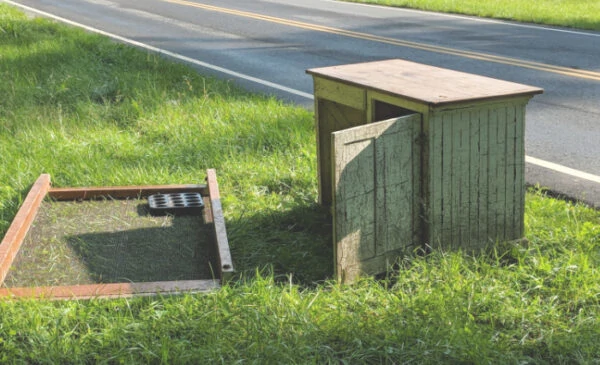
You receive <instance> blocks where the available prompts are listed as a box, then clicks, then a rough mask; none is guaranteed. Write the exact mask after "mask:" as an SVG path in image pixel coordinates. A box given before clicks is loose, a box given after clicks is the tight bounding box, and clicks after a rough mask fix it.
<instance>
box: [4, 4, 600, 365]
mask: <svg viewBox="0 0 600 365" xmlns="http://www.w3.org/2000/svg"><path fill="white" fill-rule="evenodd" d="M0 80H2V82H0V95H1V97H0V166H2V169H0V235H3V234H4V233H5V232H6V229H7V228H8V225H9V224H10V221H11V220H12V218H13V217H14V215H15V213H16V211H17V209H18V207H19V205H20V203H21V201H22V199H23V198H24V196H25V195H26V193H27V191H28V189H29V187H30V186H31V184H32V183H33V181H34V180H35V179H36V178H37V177H38V176H39V174H40V173H43V172H46V173H50V174H51V175H52V178H53V181H54V185H55V186H59V187H60V186H85V185H129V184H162V183H189V182H201V181H202V180H203V178H204V170H205V169H206V168H216V169H217V174H218V177H219V184H220V190H221V193H222V195H223V206H224V211H225V217H226V221H227V227H228V233H229V239H230V244H231V249H232V254H233V257H234V260H235V262H234V264H235V265H236V268H237V269H238V277H237V278H236V279H237V280H236V281H234V282H233V283H232V284H231V286H227V287H224V288H223V289H221V290H219V291H216V292H214V293H211V294H208V295H181V296H170V297H146V298H135V299H119V300H91V301H62V302H48V301H32V300H27V301H13V300H0V363H35V364H43V363H48V364H56V363H107V364H113V363H114V364H117V363H174V364H180V363H191V364H202V363H225V364H230V363H256V364H265V363H285V364H288V363H289V364H292V363H302V364H304V363H336V364H340V363H348V364H361V363H431V364H438V363H464V364H471V363H506V364H516V363H536V364H546V363H547V364H561V363H563V364H566V363H569V364H573V363H582V364H584V363H598V362H599V361H600V343H599V342H598V338H600V271H599V270H598V265H599V264H600V213H599V212H598V211H595V210H593V209H590V208H588V207H585V206H584V205H581V204H574V203H569V202H565V201H562V200H556V199H551V198H548V197H545V196H544V194H543V193H540V192H531V193H529V194H528V195H527V201H526V235H527V238H528V239H529V244H528V245H526V246H518V245H515V246H509V245H501V246H500V247H499V248H498V250H497V251H496V252H490V253H487V254H481V255H475V256H472V255H467V254H464V253H461V252H434V253H432V254H429V255H426V256H424V255H418V254H415V255H414V257H411V258H407V259H406V260H404V261H403V262H401V263H400V266H401V269H400V270H399V271H398V272H396V273H395V274H392V275H390V277H389V278H387V279H385V280H380V281H375V280H372V279H364V280H362V281H360V282H359V283H357V284H356V285H352V286H341V285H338V284H336V283H335V282H333V281H331V280H330V277H331V272H332V252H331V243H330V239H331V236H330V231H331V226H330V225H329V224H328V218H327V214H326V212H325V211H323V210H322V209H321V208H319V207H318V206H317V204H316V203H315V201H316V189H317V188H316V157H315V141H314V129H313V116H312V113H310V112H309V111H307V110H305V109H302V108H298V107H293V106H289V105H285V104H283V103H282V102H279V101H277V100H275V99H271V98H265V97H262V96H257V95H251V94H248V93H245V92H243V91H241V90H238V89H236V88H234V87H232V86H231V85H230V84H228V83H227V82H225V81H219V80H214V79H210V78H206V77H203V76H202V75H199V74H197V73H196V72H195V71H194V70H192V69H190V68H188V67H185V66H182V65H178V64H174V63H170V62H167V61H165V60H163V59H161V58H160V57H157V56H155V55H151V54H147V53H145V52H141V51H138V50H134V49H131V48H129V47H126V46H123V45H118V44H115V43H113V42H111V41H109V40H106V39H104V38H101V37H99V36H96V35H89V34H86V33H84V32H83V31H80V30H74V29H71V28H67V27H65V26H61V25H56V24H54V23H52V22H50V21H47V20H43V19H33V20H32V19H28V18H27V17H26V16H25V15H23V14H22V13H20V12H17V11H15V10H14V9H13V8H11V7H9V6H7V5H5V4H0Z"/></svg>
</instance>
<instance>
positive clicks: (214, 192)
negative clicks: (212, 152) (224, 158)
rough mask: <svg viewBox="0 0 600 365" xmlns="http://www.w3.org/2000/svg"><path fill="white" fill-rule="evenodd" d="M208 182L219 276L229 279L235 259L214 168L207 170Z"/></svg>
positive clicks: (222, 278)
mask: <svg viewBox="0 0 600 365" xmlns="http://www.w3.org/2000/svg"><path fill="white" fill-rule="evenodd" d="M206 182H207V184H208V191H209V197H210V206H211V215H212V219H213V227H214V236H215V244H216V249H217V253H218V255H217V257H218V260H219V267H218V271H219V277H220V278H221V280H225V281H227V280H229V279H230V278H231V276H232V275H233V272H234V269H233V260H232V259H231V251H230V250H229V240H228V238H227V230H226V228H225V217H224V216H223V207H222V206H221V195H220V193H219V185H218V183H217V174H216V171H215V170H214V169H208V170H207V171H206Z"/></svg>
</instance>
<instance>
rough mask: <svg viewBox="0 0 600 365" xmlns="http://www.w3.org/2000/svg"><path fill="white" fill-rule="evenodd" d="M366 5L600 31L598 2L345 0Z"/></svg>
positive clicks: (538, 0) (557, 0) (564, 0)
mask: <svg viewBox="0 0 600 365" xmlns="http://www.w3.org/2000/svg"><path fill="white" fill-rule="evenodd" d="M345 1H351V2H357V3H365V4H379V5H386V6H397V7H406V8H412V9H421V10H429V11H437V12H443V13H456V14H467V15H476V16H481V17H487V18H496V19H507V20H516V21H520V22H527V23H538V24H547V25H559V26H564V27H573V28H581V29H592V30H600V1H598V0H535V1H522V0H460V1H459V0H345Z"/></svg>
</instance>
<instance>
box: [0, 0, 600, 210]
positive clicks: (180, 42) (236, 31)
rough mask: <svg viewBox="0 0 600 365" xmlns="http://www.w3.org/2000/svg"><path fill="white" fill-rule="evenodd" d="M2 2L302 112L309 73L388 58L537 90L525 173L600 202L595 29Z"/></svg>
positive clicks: (169, 0) (185, 4)
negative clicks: (264, 95)
mask: <svg viewBox="0 0 600 365" xmlns="http://www.w3.org/2000/svg"><path fill="white" fill-rule="evenodd" d="M5 2H7V3H10V4H17V3H18V4H22V5H24V6H27V7H30V10H31V9H37V10H38V11H42V12H44V13H43V14H41V15H46V16H54V17H60V18H61V19H60V20H63V21H64V20H69V21H71V22H75V23H77V24H79V25H83V26H86V27H89V29H90V30H94V31H96V30H100V31H102V32H106V34H107V35H110V36H113V37H122V38H120V40H121V41H125V42H128V43H135V44H137V45H138V46H141V47H145V48H150V49H152V50H155V51H158V50H160V51H161V52H163V53H166V54H168V55H170V56H174V57H175V58H178V59H180V60H184V61H188V62H192V63H193V64H194V65H195V66H196V67H199V68H201V69H202V70H203V72H208V73H212V74H215V75H217V76H219V77H226V78H229V79H232V80H234V82H237V83H240V84H241V85H243V86H244V87H247V88H249V89H251V90H254V91H259V92H264V93H269V94H275V95H277V96H278V97H280V98H283V99H285V100H288V101H290V102H294V103H298V104H301V105H304V106H306V107H309V108H311V107H312V100H311V99H310V96H311V94H312V79H311V77H310V76H308V75H306V74H305V72H304V71H305V70H306V69H309V68H315V67H321V66H330V65H339V64H348V63H357V62H365V61H374V60H382V59H390V58H403V59H406V60H411V61H415V62H421V63H424V64H429V65H433V66H439V67H445V68H449V69H454V70H459V71H465V72H471V73H475V74H479V75H484V76H490V77H495V78H499V79H504V80H508V81H514V82H519V83H524V84H529V85H532V86H537V87H542V88H544V90H545V92H544V94H543V95H538V96H536V97H534V98H533V99H532V101H531V102H530V103H529V105H528V108H527V126H526V154H527V165H526V166H527V167H526V180H527V182H528V183H529V184H540V185H542V186H545V187H548V188H550V189H552V190H553V191H555V192H557V193H562V194H566V195H568V196H570V197H573V198H577V199H581V200H583V201H585V202H587V203H589V204H591V205H594V206H596V207H600V158H599V157H600V33H598V32H589V31H575V30H569V29H564V28H549V27H538V26H532V25H526V24H516V23H510V22H499V21H490V20H486V19H479V18H469V17H461V16H453V15H445V14H436V13H428V12H420V11H411V10H403V9H390V8H384V7H376V6H365V5H359V4H351V3H342V2H335V1H329V0H302V1H299V0H203V1H186V0H112V1H110V0H18V1H16V2H13V1H8V0H5ZM38 14H40V13H38ZM136 42H139V43H136Z"/></svg>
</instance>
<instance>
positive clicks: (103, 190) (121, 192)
mask: <svg viewBox="0 0 600 365" xmlns="http://www.w3.org/2000/svg"><path fill="white" fill-rule="evenodd" d="M183 192H198V193H200V194H202V195H207V194H208V191H207V188H206V185H202V184H188V185H138V186H109V187H106V186H104V187H81V188H51V189H50V190H49V191H48V196H50V197H51V198H52V199H55V200H88V199H98V198H105V197H107V196H110V197H112V198H115V199H120V198H133V197H147V196H149V195H152V194H159V193H162V194H169V193H183Z"/></svg>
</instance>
